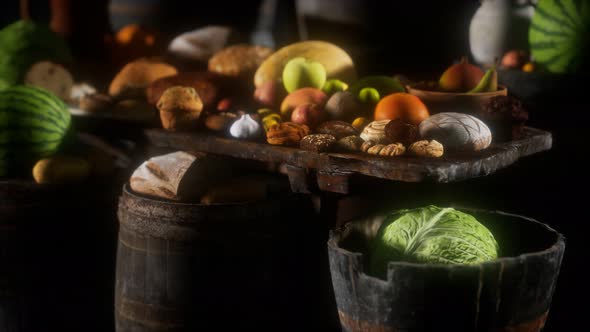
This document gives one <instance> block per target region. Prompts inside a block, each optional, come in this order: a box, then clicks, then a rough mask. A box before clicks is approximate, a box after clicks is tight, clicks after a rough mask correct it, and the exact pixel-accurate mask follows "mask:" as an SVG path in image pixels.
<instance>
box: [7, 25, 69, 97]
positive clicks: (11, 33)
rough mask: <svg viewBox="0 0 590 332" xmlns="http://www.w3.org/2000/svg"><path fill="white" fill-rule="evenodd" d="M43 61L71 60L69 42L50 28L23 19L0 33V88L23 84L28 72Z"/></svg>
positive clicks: (63, 61) (65, 61)
mask: <svg viewBox="0 0 590 332" xmlns="http://www.w3.org/2000/svg"><path fill="white" fill-rule="evenodd" d="M42 60H50V61H55V62H61V63H67V62H70V61H72V55H71V54H70V50H69V48H68V46H67V44H66V42H65V41H64V40H63V39H62V38H61V37H60V36H58V35H57V34H55V33H54V32H53V31H51V30H50V29H49V28H48V27H47V26H45V25H43V24H38V23H35V22H33V21H29V20H21V21H17V22H15V23H12V24H10V25H8V26H6V27H5V28H4V29H2V30H0V89H2V87H6V86H8V85H14V84H19V83H21V81H22V79H23V76H24V75H25V73H26V71H27V70H28V69H29V68H30V67H31V66H32V65H33V64H34V63H35V62H38V61H42Z"/></svg>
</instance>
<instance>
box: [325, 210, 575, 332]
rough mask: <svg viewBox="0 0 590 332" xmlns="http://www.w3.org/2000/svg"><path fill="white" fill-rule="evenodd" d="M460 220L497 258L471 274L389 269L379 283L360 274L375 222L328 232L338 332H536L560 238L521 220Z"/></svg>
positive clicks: (436, 268)
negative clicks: (481, 229) (488, 236)
mask: <svg viewBox="0 0 590 332" xmlns="http://www.w3.org/2000/svg"><path fill="white" fill-rule="evenodd" d="M465 212H468V213H470V214H472V215H474V216H475V217H476V218H477V219H478V220H479V221H480V222H481V223H482V224H484V225H485V226H486V227H488V229H490V231H491V232H492V233H493V234H494V236H495V237H496V239H497V241H498V243H499V245H500V249H501V252H502V255H501V258H499V259H497V260H494V261H490V262H486V263H483V264H480V265H474V266H469V265H432V264H415V263H407V262H390V263H389V266H388V273H387V280H381V279H378V278H375V277H372V276H370V275H368V274H367V273H366V272H365V271H366V270H365V269H366V267H367V266H368V263H367V255H366V253H367V249H368V245H369V241H370V240H371V239H372V238H373V237H374V236H375V234H376V232H377V230H378V228H379V226H380V225H381V223H382V222H383V218H380V217H374V218H367V219H364V220H359V221H357V222H353V223H349V224H347V225H346V226H345V227H343V228H341V229H339V230H336V231H333V232H332V233H331V235H330V240H329V241H328V250H329V256H330V269H331V273H332V283H333V287H334V292H335V295H336V302H337V304H338V314H339V316H340V323H341V326H342V329H343V331H364V332H366V331H391V332H393V331H395V332H410V331H411V332H414V331H495V332H508V331H510V332H525V331H526V332H537V331H540V330H541V329H542V328H543V326H544V324H545V320H546V319H547V315H548V312H549V307H550V304H551V299H552V296H553V293H554V290H555V286H556V281H557V276H558V274H559V270H560V266H561V260H562V257H563V253H564V250H565V240H564V237H563V236H562V235H561V234H559V233H558V232H556V231H555V230H553V229H551V228H550V227H548V226H547V225H545V224H542V223H540V222H538V221H535V220H533V219H529V218H526V217H521V216H516V215H511V214H506V213H502V212H483V211H475V210H465Z"/></svg>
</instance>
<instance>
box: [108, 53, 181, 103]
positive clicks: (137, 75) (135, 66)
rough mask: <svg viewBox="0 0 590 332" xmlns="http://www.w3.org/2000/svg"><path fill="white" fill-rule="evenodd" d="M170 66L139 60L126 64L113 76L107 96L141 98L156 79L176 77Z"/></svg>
mask: <svg viewBox="0 0 590 332" xmlns="http://www.w3.org/2000/svg"><path fill="white" fill-rule="evenodd" d="M177 73H178V71H177V70H176V68H174V67H173V66H172V65H169V64H167V63H165V62H161V61H158V60H153V59H139V60H135V61H133V62H130V63H128V64H127V65H125V67H123V69H121V71H120V72H119V73H118V74H117V75H116V76H115V78H114V79H113V81H112V82H111V85H110V86H109V94H110V95H111V96H113V97H117V98H122V97H125V98H142V97H145V96H146V91H145V89H146V88H147V87H148V86H149V85H150V83H152V82H154V81H156V80H157V79H160V78H163V77H167V76H172V75H176V74H177Z"/></svg>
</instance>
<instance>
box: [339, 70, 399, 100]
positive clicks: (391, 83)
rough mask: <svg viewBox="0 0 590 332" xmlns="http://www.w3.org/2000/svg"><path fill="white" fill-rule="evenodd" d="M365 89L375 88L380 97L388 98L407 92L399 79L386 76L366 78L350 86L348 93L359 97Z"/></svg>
mask: <svg viewBox="0 0 590 332" xmlns="http://www.w3.org/2000/svg"><path fill="white" fill-rule="evenodd" d="M364 88H373V89H375V90H377V92H379V95H380V96H387V95H390V94H392V93H395V92H406V90H405V89H404V85H403V84H402V83H401V82H400V81H399V79H398V78H395V77H389V76H385V75H377V76H365V77H363V78H361V79H359V80H358V81H356V82H354V83H353V84H351V85H350V88H349V89H348V91H350V92H351V93H352V94H354V95H357V96H359V95H360V92H361V90H363V89H364Z"/></svg>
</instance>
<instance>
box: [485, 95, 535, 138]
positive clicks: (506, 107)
mask: <svg viewBox="0 0 590 332" xmlns="http://www.w3.org/2000/svg"><path fill="white" fill-rule="evenodd" d="M476 115H477V117H478V118H480V119H481V120H482V121H483V122H485V123H486V124H487V125H488V126H489V127H490V130H491V131H492V136H493V137H494V140H495V141H498V142H505V141H510V140H515V139H519V138H521V137H522V133H523V130H524V126H525V124H526V121H527V120H528V119H529V112H528V111H527V110H526V109H525V108H524V106H523V105H522V102H521V101H520V100H518V99H516V98H514V97H510V96H496V97H492V98H490V99H488V100H486V101H485V102H483V103H482V105H481V109H480V111H479V112H478V114H476Z"/></svg>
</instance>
